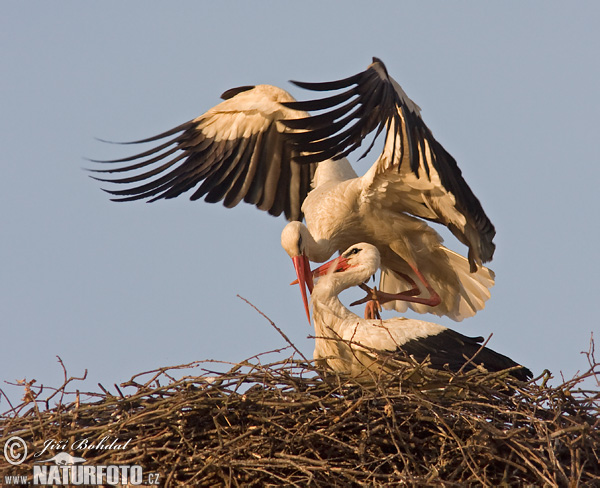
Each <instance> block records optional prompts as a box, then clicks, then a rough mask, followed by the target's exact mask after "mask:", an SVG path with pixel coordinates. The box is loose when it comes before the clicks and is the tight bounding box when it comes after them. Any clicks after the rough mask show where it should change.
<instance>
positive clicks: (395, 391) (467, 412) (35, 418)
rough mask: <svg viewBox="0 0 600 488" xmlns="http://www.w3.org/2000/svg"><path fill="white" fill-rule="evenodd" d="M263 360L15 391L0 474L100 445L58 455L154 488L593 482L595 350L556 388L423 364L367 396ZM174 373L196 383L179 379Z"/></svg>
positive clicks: (292, 361)
mask: <svg viewBox="0 0 600 488" xmlns="http://www.w3.org/2000/svg"><path fill="white" fill-rule="evenodd" d="M290 347H293V346H290ZM286 349H287V350H288V352H287V353H284V354H283V355H284V356H288V355H289V354H290V351H289V348H285V349H282V350H279V351H276V352H277V353H278V354H279V356H278V357H281V354H282V351H286ZM294 349H295V348H294ZM269 354H271V355H272V354H273V352H272V353H265V355H258V356H255V357H253V358H251V359H249V360H246V361H243V362H241V363H239V364H235V365H231V364H229V363H218V362H214V361H205V362H198V363H192V364H188V365H181V366H176V367H172V368H161V369H158V370H155V371H150V372H146V373H140V374H139V375H136V376H134V377H133V378H131V380H130V381H128V382H125V383H122V384H121V385H120V387H119V386H117V385H115V388H114V391H113V392H112V393H111V392H109V391H108V390H107V389H105V388H104V387H102V385H99V386H100V388H101V389H102V390H103V393H101V394H100V393H85V394H84V393H80V392H79V391H76V390H75V391H71V392H69V391H68V390H73V386H74V385H76V384H77V380H80V379H82V378H72V377H71V378H67V373H66V370H64V374H65V382H64V384H63V385H62V386H61V387H60V388H57V389H53V390H50V391H51V395H50V396H49V397H47V398H45V399H44V400H42V399H41V397H42V392H44V393H45V394H47V392H48V388H43V387H39V386H35V385H33V384H31V383H25V384H23V387H24V388H25V398H24V402H23V403H22V404H21V405H19V406H17V407H11V410H10V411H8V412H6V413H5V414H4V415H3V416H2V418H1V419H0V421H1V424H0V425H1V426H2V428H1V432H2V439H1V440H0V442H2V444H3V443H4V442H5V441H6V439H7V438H9V437H11V436H20V437H21V438H23V439H24V440H25V441H26V442H27V444H28V446H29V454H28V457H27V459H26V461H25V462H24V463H23V464H22V465H20V466H11V465H8V464H2V463H4V458H3V457H2V456H1V452H0V476H4V475H6V474H12V475H14V474H19V473H22V474H29V475H30V474H31V469H32V466H33V462H34V461H35V460H36V459H35V458H34V457H33V455H34V453H35V452H36V451H37V452H39V451H41V450H42V449H43V447H44V442H45V441H47V440H48V439H54V440H55V441H63V442H66V443H71V442H74V441H78V440H81V439H88V440H89V441H90V443H91V442H99V441H100V440H101V439H103V438H105V442H104V444H107V442H111V441H112V440H114V439H118V440H119V442H121V443H122V442H124V441H127V440H129V442H128V444H127V448H126V449H124V450H116V449H112V450H85V451H81V450H78V451H74V450H69V448H67V449H66V451H67V452H70V453H71V454H72V455H74V456H81V457H84V458H85V460H86V461H85V463H86V464H92V465H123V464H127V465H132V464H135V465H139V466H141V467H142V468H143V470H144V473H158V474H159V475H160V479H159V483H160V485H161V486H261V487H262V486H272V485H285V486H299V487H305V486H328V487H331V486H357V485H368V486H397V485H399V484H402V485H407V486H465V485H466V484H476V485H477V486H498V485H504V486H507V485H508V486H521V485H527V484H532V485H536V486H544V485H545V486H585V485H594V486H598V485H599V484H600V459H599V456H600V420H599V407H600V392H599V391H598V389H596V390H584V389H582V388H581V386H582V384H583V383H587V382H588V381H589V382H592V383H596V384H600V383H599V382H598V380H599V379H600V365H599V364H598V363H596V361H595V360H594V358H593V341H592V342H591V345H590V352H588V353H587V355H588V360H589V363H590V369H589V371H588V372H586V373H584V374H581V375H578V376H577V377H575V378H573V379H572V380H569V381H565V382H564V383H563V384H561V385H560V386H557V387H550V386H547V382H548V380H549V379H550V378H551V376H550V373H549V372H544V374H542V375H541V376H540V377H538V378H536V379H534V380H533V381H531V382H528V383H522V382H519V381H517V380H515V379H514V378H512V377H511V376H510V375H509V374H508V373H507V372H500V373H487V372H485V371H481V370H473V371H470V372H468V373H462V372H461V373H458V374H455V373H451V372H446V371H433V370H430V369H429V368H428V367H427V365H426V363H423V364H418V363H413V364H408V365H406V367H405V368H401V369H399V370H398V371H397V372H396V373H394V374H392V375H390V376H387V377H385V378H379V379H375V381H374V382H373V383H372V384H369V385H366V384H359V383H357V382H355V381H353V380H352V379H348V378H343V377H341V376H338V375H333V374H331V373H328V372H326V371H323V370H321V369H319V368H318V367H316V366H315V365H314V364H313V363H312V362H311V361H306V360H305V359H304V358H301V357H299V356H298V354H299V353H298V352H297V350H296V352H294V353H293V354H292V356H291V357H289V358H286V359H284V360H278V361H275V362H270V361H268V360H267V359H268V358H270V357H271V356H269ZM300 356H301V354H300ZM59 361H60V358H59ZM60 364H61V365H62V361H60ZM224 364H225V365H227V367H226V369H228V370H227V371H225V372H218V371H216V369H218V367H219V365H220V367H221V368H222V366H223V365H224ZM184 368H196V370H195V371H194V373H198V375H196V376H185V377H183V378H177V377H176V375H177V374H178V373H179V374H181V370H182V369H184ZM63 369H64V366H63ZM124 392H126V393H124ZM0 393H1V390H0ZM84 396H86V397H87V398H86V399H85V400H84V401H82V398H83V397H84ZM107 436H108V437H107ZM58 452H60V451H56V450H52V449H50V450H47V451H46V452H45V453H44V456H42V457H43V458H46V459H47V458H50V457H52V456H53V455H55V454H57V453H58ZM0 479H2V478H0Z"/></svg>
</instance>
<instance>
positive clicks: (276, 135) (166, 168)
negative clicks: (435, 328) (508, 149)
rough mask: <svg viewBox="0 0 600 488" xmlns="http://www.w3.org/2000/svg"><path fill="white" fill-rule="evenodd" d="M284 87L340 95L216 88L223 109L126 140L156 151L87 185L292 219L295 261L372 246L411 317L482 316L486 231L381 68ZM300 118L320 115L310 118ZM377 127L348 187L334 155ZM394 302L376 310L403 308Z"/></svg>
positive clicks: (439, 150) (464, 189)
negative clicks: (447, 235)
mask: <svg viewBox="0 0 600 488" xmlns="http://www.w3.org/2000/svg"><path fill="white" fill-rule="evenodd" d="M296 84H298V85H300V86H303V87H305V88H308V89H312V90H318V91H322V90H329V89H344V88H346V87H350V88H349V89H348V90H347V91H346V92H344V93H342V94H341V95H334V96H333V97H328V98H326V99H323V100H313V101H306V102H296V101H295V100H294V98H293V97H292V96H291V95H290V94H289V93H287V92H286V91H285V90H282V89H280V88H277V87H274V86H270V85H256V86H243V87H239V88H234V89H231V90H228V91H226V92H225V93H223V95H222V98H223V99H224V101H223V102H221V103H219V104H218V105H216V106H215V107H213V108H211V109H210V110H208V111H207V112H206V113H204V114H203V115H201V116H199V117H197V118H196V119H193V120H191V121H189V122H185V123H184V124H181V125H180V126H178V127H175V128H173V129H171V130H169V131H166V132H164V133H162V134H159V135H157V136H154V137H150V138H147V139H143V140H140V141H136V143H150V142H157V141H160V143H159V144H158V145H157V146H156V147H154V148H151V149H149V150H147V151H144V152H141V153H139V154H135V155H133V156H130V157H125V158H121V159H116V160H113V161H99V162H101V163H103V164H109V165H110V166H109V167H105V168H102V169H97V170H94V171H95V172H97V173H100V174H103V175H106V174H107V173H108V174H111V175H112V176H110V177H106V176H102V177H98V178H97V179H99V180H101V181H107V182H111V183H115V184H119V185H123V186H124V187H125V188H122V189H111V190H107V191H108V192H109V193H110V194H112V195H113V196H114V199H115V200H117V201H130V200H138V199H147V200H148V201H155V200H158V199H161V198H165V199H168V198H175V197H177V196H179V195H181V194H182V193H184V192H187V191H189V190H193V193H192V195H191V199H192V200H196V199H199V198H202V197H204V199H205V201H207V202H210V203H214V202H218V201H223V204H224V205H225V206H227V207H234V206H236V205H237V204H238V203H240V202H241V201H244V202H246V203H250V204H252V205H255V206H256V207H257V208H259V209H261V210H265V211H267V212H269V213H270V214H271V215H275V216H277V215H280V214H282V213H283V214H284V215H285V216H286V218H287V219H288V220H289V221H292V222H298V221H301V220H302V218H303V216H304V215H303V212H304V214H305V216H306V223H307V227H304V226H302V225H299V224H298V223H295V224H292V227H290V229H288V230H286V234H287V235H291V236H292V239H291V241H292V242H289V245H288V246H287V247H286V250H287V251H288V253H290V256H292V257H294V258H298V257H300V256H302V255H303V253H304V254H306V256H308V258H310V259H312V260H314V261H317V262H321V261H324V260H326V259H328V258H329V257H331V255H332V254H333V253H334V252H336V251H341V250H343V249H345V248H346V247H348V246H349V245H351V244H353V243H356V242H361V241H367V242H371V243H373V244H374V245H376V246H377V247H378V248H379V250H380V252H381V255H382V264H383V267H382V282H381V288H382V289H383V290H384V291H386V292H389V293H396V294H398V299H402V300H408V301H410V302H411V303H410V306H411V307H412V308H413V309H415V310H416V311H418V312H433V313H436V314H438V315H448V316H450V317H452V318H454V319H455V320H461V319H462V318H464V317H468V316H470V315H473V314H474V313H476V311H477V310H480V309H481V308H483V306H484V303H485V300H487V298H489V291H488V288H489V287H491V286H492V285H493V273H492V272H491V271H489V270H488V269H486V268H484V267H483V266H482V263H483V262H487V261H489V260H490V259H491V258H492V254H493V251H494V244H493V242H492V239H493V237H494V233H495V231H494V227H493V225H492V224H491V222H490V221H489V219H488V218H487V216H486V215H485V213H484V211H483V209H482V208H481V205H480V203H479V201H478V200H477V198H476V197H475V196H474V194H473V193H472V191H471V190H470V188H469V186H468V185H467V184H466V182H465V181H464V179H463V178H462V175H461V172H460V169H458V166H457V165H456V162H455V161H454V159H453V158H452V157H451V156H450V155H449V154H448V153H447V152H446V151H445V150H444V149H443V147H442V146H441V145H440V144H439V143H438V142H437V141H436V140H435V139H434V138H433V135H432V134H431V131H429V129H428V128H427V126H426V125H425V124H424V122H423V120H422V119H421V117H420V109H419V107H418V106H417V105H416V104H415V103H414V102H413V101H412V100H410V99H409V98H408V96H406V94H405V93H404V91H403V90H402V88H400V86H399V85H398V84H397V83H396V82H395V81H394V80H393V79H392V78H391V77H389V75H388V74H387V71H386V69H385V66H384V65H383V63H382V62H381V61H379V60H374V62H373V63H372V64H371V65H370V66H369V67H368V68H367V70H366V71H364V72H362V73H359V74H358V75H355V76H353V77H350V78H348V79H345V80H339V81H337V82H330V83H312V84H311V83H298V82H296ZM346 101H348V103H346V104H345V105H344V103H345V102H346ZM340 103H341V105H339V104H340ZM329 109H332V110H329ZM308 110H317V111H322V110H325V112H323V113H320V114H319V115H315V116H310V115H309V113H308V112H307V111H308ZM353 120H355V121H356V123H355V124H354V125H351V126H350V127H349V128H347V129H346V128H345V127H346V125H347V124H349V123H351V122H352V121H353ZM384 127H385V128H386V139H385V144H384V150H383V152H382V153H381V155H380V156H379V158H378V159H377V161H376V162H375V164H373V166H372V167H371V169H369V170H368V171H367V173H366V174H365V175H364V176H363V177H361V178H357V176H356V173H355V172H354V171H353V169H352V167H351V166H350V164H349V163H348V161H347V160H346V159H345V155H346V154H347V153H349V152H350V151H352V150H354V149H356V148H357V147H358V146H359V145H360V143H361V141H362V140H363V138H364V137H365V136H366V135H367V134H368V133H370V132H372V131H375V130H376V131H377V133H379V132H381V131H382V130H383V128H384ZM339 130H342V132H341V135H342V136H341V137H340V133H339V132H338V131H339ZM313 176H314V178H313ZM311 183H312V186H311ZM311 189H312V192H311ZM309 192H310V193H309ZM422 219H424V220H422ZM426 220H429V221H433V222H438V223H441V224H443V225H446V226H447V227H448V228H449V229H450V230H451V231H452V232H453V233H454V234H455V235H456V236H457V238H458V239H459V240H460V241H461V242H463V243H464V244H465V245H467V246H468V248H469V256H468V260H467V259H465V258H463V257H462V256H460V255H458V254H456V253H453V252H452V251H449V250H448V249H446V248H445V247H443V246H442V244H441V238H440V236H439V235H438V234H437V233H436V232H435V231H434V230H433V229H432V228H431V227H430V226H429V225H428V224H427V223H426ZM301 234H306V235H305V236H304V235H301ZM301 238H303V242H300V240H301ZM294 239H295V242H293V240H294ZM311 240H312V241H311ZM309 241H311V242H310V243H309ZM312 242H314V243H316V244H314V245H313V244H312ZM282 243H283V236H282ZM295 264H296V266H297V269H306V268H308V263H304V264H302V265H298V264H297V263H295ZM406 304H407V302H406V301H393V302H390V303H388V304H387V306H394V307H395V308H396V309H398V310H400V311H403V310H405V308H406V306H407V305H406Z"/></svg>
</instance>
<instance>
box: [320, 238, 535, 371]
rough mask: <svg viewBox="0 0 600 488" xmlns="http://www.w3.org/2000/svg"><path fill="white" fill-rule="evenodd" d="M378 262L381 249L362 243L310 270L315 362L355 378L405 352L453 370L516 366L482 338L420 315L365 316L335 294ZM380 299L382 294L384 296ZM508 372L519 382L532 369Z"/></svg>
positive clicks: (358, 280)
mask: <svg viewBox="0 0 600 488" xmlns="http://www.w3.org/2000/svg"><path fill="white" fill-rule="evenodd" d="M379 266H380V256H379V251H378V250H377V248H376V247H375V246H372V245H371V244H368V243H364V242H363V243H359V244H355V245H353V246H351V247H350V248H349V249H348V250H346V251H345V252H344V253H343V254H342V256H340V257H338V258H336V259H333V260H332V261H330V262H328V263H326V264H324V265H323V266H321V267H319V268H317V269H316V270H315V271H314V272H313V273H314V275H315V277H319V278H318V281H317V282H316V284H315V286H314V289H313V292H312V297H311V304H312V311H313V321H314V326H315V333H316V334H315V335H316V344H315V352H314V358H315V359H316V360H317V361H318V362H319V363H321V364H322V365H324V366H327V367H328V368H330V369H332V370H334V371H337V372H339V373H347V374H350V375H352V376H354V377H358V378H361V377H365V376H368V375H369V374H370V373H378V372H379V371H381V370H382V369H383V370H385V369H386V368H387V369H391V368H393V364H394V361H396V360H398V361H402V359H403V357H404V355H408V356H412V357H413V358H414V359H415V360H417V361H419V362H422V361H423V360H425V359H426V358H429V362H430V363H431V367H433V368H435V369H444V368H448V369H449V370H450V371H455V372H456V371H459V370H460V369H461V368H463V369H464V370H470V369H473V368H475V367H477V366H478V365H480V366H482V367H484V368H485V369H487V370H488V371H501V370H504V369H508V368H513V367H516V366H519V365H518V364H517V363H515V362H514V361H513V360H512V359H510V358H508V357H506V356H503V355H502V354H499V353H497V352H495V351H492V350H491V349H488V348H487V347H482V345H481V342H482V341H483V337H467V336H464V335H462V334H459V333H458V332H454V331H453V330H451V329H448V328H446V327H443V326H441V325H438V324H434V323H431V322H424V321H421V320H413V319H407V318H400V317H398V318H392V319H387V320H367V319H362V318H360V317H358V316H357V315H355V314H354V313H352V312H351V311H350V310H348V309H347V308H346V307H345V306H344V305H343V304H342V303H341V301H340V299H339V297H338V295H339V294H340V293H341V292H342V291H344V290H345V289H347V288H350V287H353V286H357V285H359V284H361V283H363V282H364V281H365V280H367V279H369V277H370V276H371V275H373V273H375V272H376V271H377V269H378V268H379ZM381 299H382V300H385V299H386V297H385V296H384V295H382V297H381ZM391 299H393V297H391ZM390 354H392V357H390ZM470 359H472V360H471V361H470V362H468V361H469V360H470ZM405 360H406V358H405ZM465 363H467V364H466V365H465ZM511 375H513V376H514V377H516V378H517V379H519V380H522V381H526V380H527V379H529V378H531V377H532V374H531V371H529V370H528V369H527V368H524V367H521V368H520V369H515V370H514V371H512V372H511Z"/></svg>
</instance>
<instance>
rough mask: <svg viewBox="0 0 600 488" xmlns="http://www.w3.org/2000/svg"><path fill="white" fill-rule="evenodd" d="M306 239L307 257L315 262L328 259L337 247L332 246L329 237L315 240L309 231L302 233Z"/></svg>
mask: <svg viewBox="0 0 600 488" xmlns="http://www.w3.org/2000/svg"><path fill="white" fill-rule="evenodd" d="M302 239H303V240H304V250H305V253H306V257H308V259H310V260H311V261H313V262H315V263H322V262H323V261H327V260H328V259H329V258H330V257H331V256H332V255H333V253H334V252H335V251H337V249H336V248H335V247H333V246H332V243H331V241H330V240H329V239H319V240H315V238H314V237H313V235H312V234H311V233H310V232H309V231H308V229H307V232H306V233H305V234H303V235H302Z"/></svg>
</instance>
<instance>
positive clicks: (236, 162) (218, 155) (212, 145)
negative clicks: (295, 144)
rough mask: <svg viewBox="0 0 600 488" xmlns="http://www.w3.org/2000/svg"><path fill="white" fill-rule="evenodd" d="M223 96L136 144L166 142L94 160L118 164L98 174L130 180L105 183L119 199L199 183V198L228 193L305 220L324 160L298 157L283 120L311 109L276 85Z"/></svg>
mask: <svg viewBox="0 0 600 488" xmlns="http://www.w3.org/2000/svg"><path fill="white" fill-rule="evenodd" d="M221 97H222V98H223V99H224V100H225V101H223V102H221V103H220V104H218V105H216V106H215V107H213V108H212V109H210V110H209V111H207V112H206V113H205V114H203V115H201V116H200V117H198V118H196V119H194V120H190V121H189V122H185V123H184V124H181V125H180V126H178V127H175V128H174V129H171V130H169V131H166V132H163V133H162V134H158V135H157V136H154V137H149V138H147V139H143V140H139V141H135V142H132V143H128V144H138V143H149V142H156V141H159V142H160V144H159V145H158V146H156V147H153V148H151V149H149V150H147V151H144V152H141V153H139V154H135V155H133V156H129V157H126V158H121V159H116V160H111V161H94V162H98V163H102V164H106V165H110V167H107V168H102V169H95V170H92V171H94V172H96V173H110V174H118V175H119V176H116V177H104V176H103V177H95V178H96V179H98V180H100V181H103V182H109V183H115V184H119V185H127V187H126V188H122V189H108V190H105V191H107V192H108V193H110V194H111V195H113V196H114V197H115V198H113V200H116V201H130V200H140V199H148V201H150V202H152V201H155V200H159V199H161V198H175V197H177V196H179V195H181V194H182V193H184V192H186V191H188V190H190V189H192V188H195V191H194V192H193V193H192V195H191V200H197V199H199V198H201V197H204V200H205V201H207V202H210V203H215V202H219V201H221V200H223V204H224V205H225V206H226V207H234V206H236V205H237V204H238V203H239V202H241V201H242V200H243V201H244V202H247V203H250V204H253V205H256V206H257V207H258V208H259V209H261V210H266V211H267V212H269V213H270V214H271V215H280V214H281V213H282V212H283V213H284V214H285V216H286V218H287V219H288V220H301V219H302V212H301V210H300V209H301V206H302V202H303V201H304V198H305V197H306V195H307V193H308V192H309V191H310V184H311V180H312V177H313V175H314V172H315V169H316V164H310V165H303V164H299V163H298V162H296V161H294V156H295V154H294V152H293V148H291V146H290V145H289V144H288V143H287V139H286V136H285V133H286V132H289V130H288V129H287V128H286V127H285V126H283V125H282V124H281V123H280V121H281V120H282V119H285V118H298V117H305V116H307V115H308V114H307V113H305V112H299V111H297V110H294V109H290V108H287V107H285V106H283V105H281V102H291V101H294V99H293V98H292V96H291V95H290V94H289V93H287V92H286V91H284V90H282V89H280V88H277V87H274V86H270V85H257V86H245V87H240V88H234V89H231V90H228V91H226V92H225V93H223V95H221ZM123 163H127V164H125V165H123ZM196 187H197V188H196Z"/></svg>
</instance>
